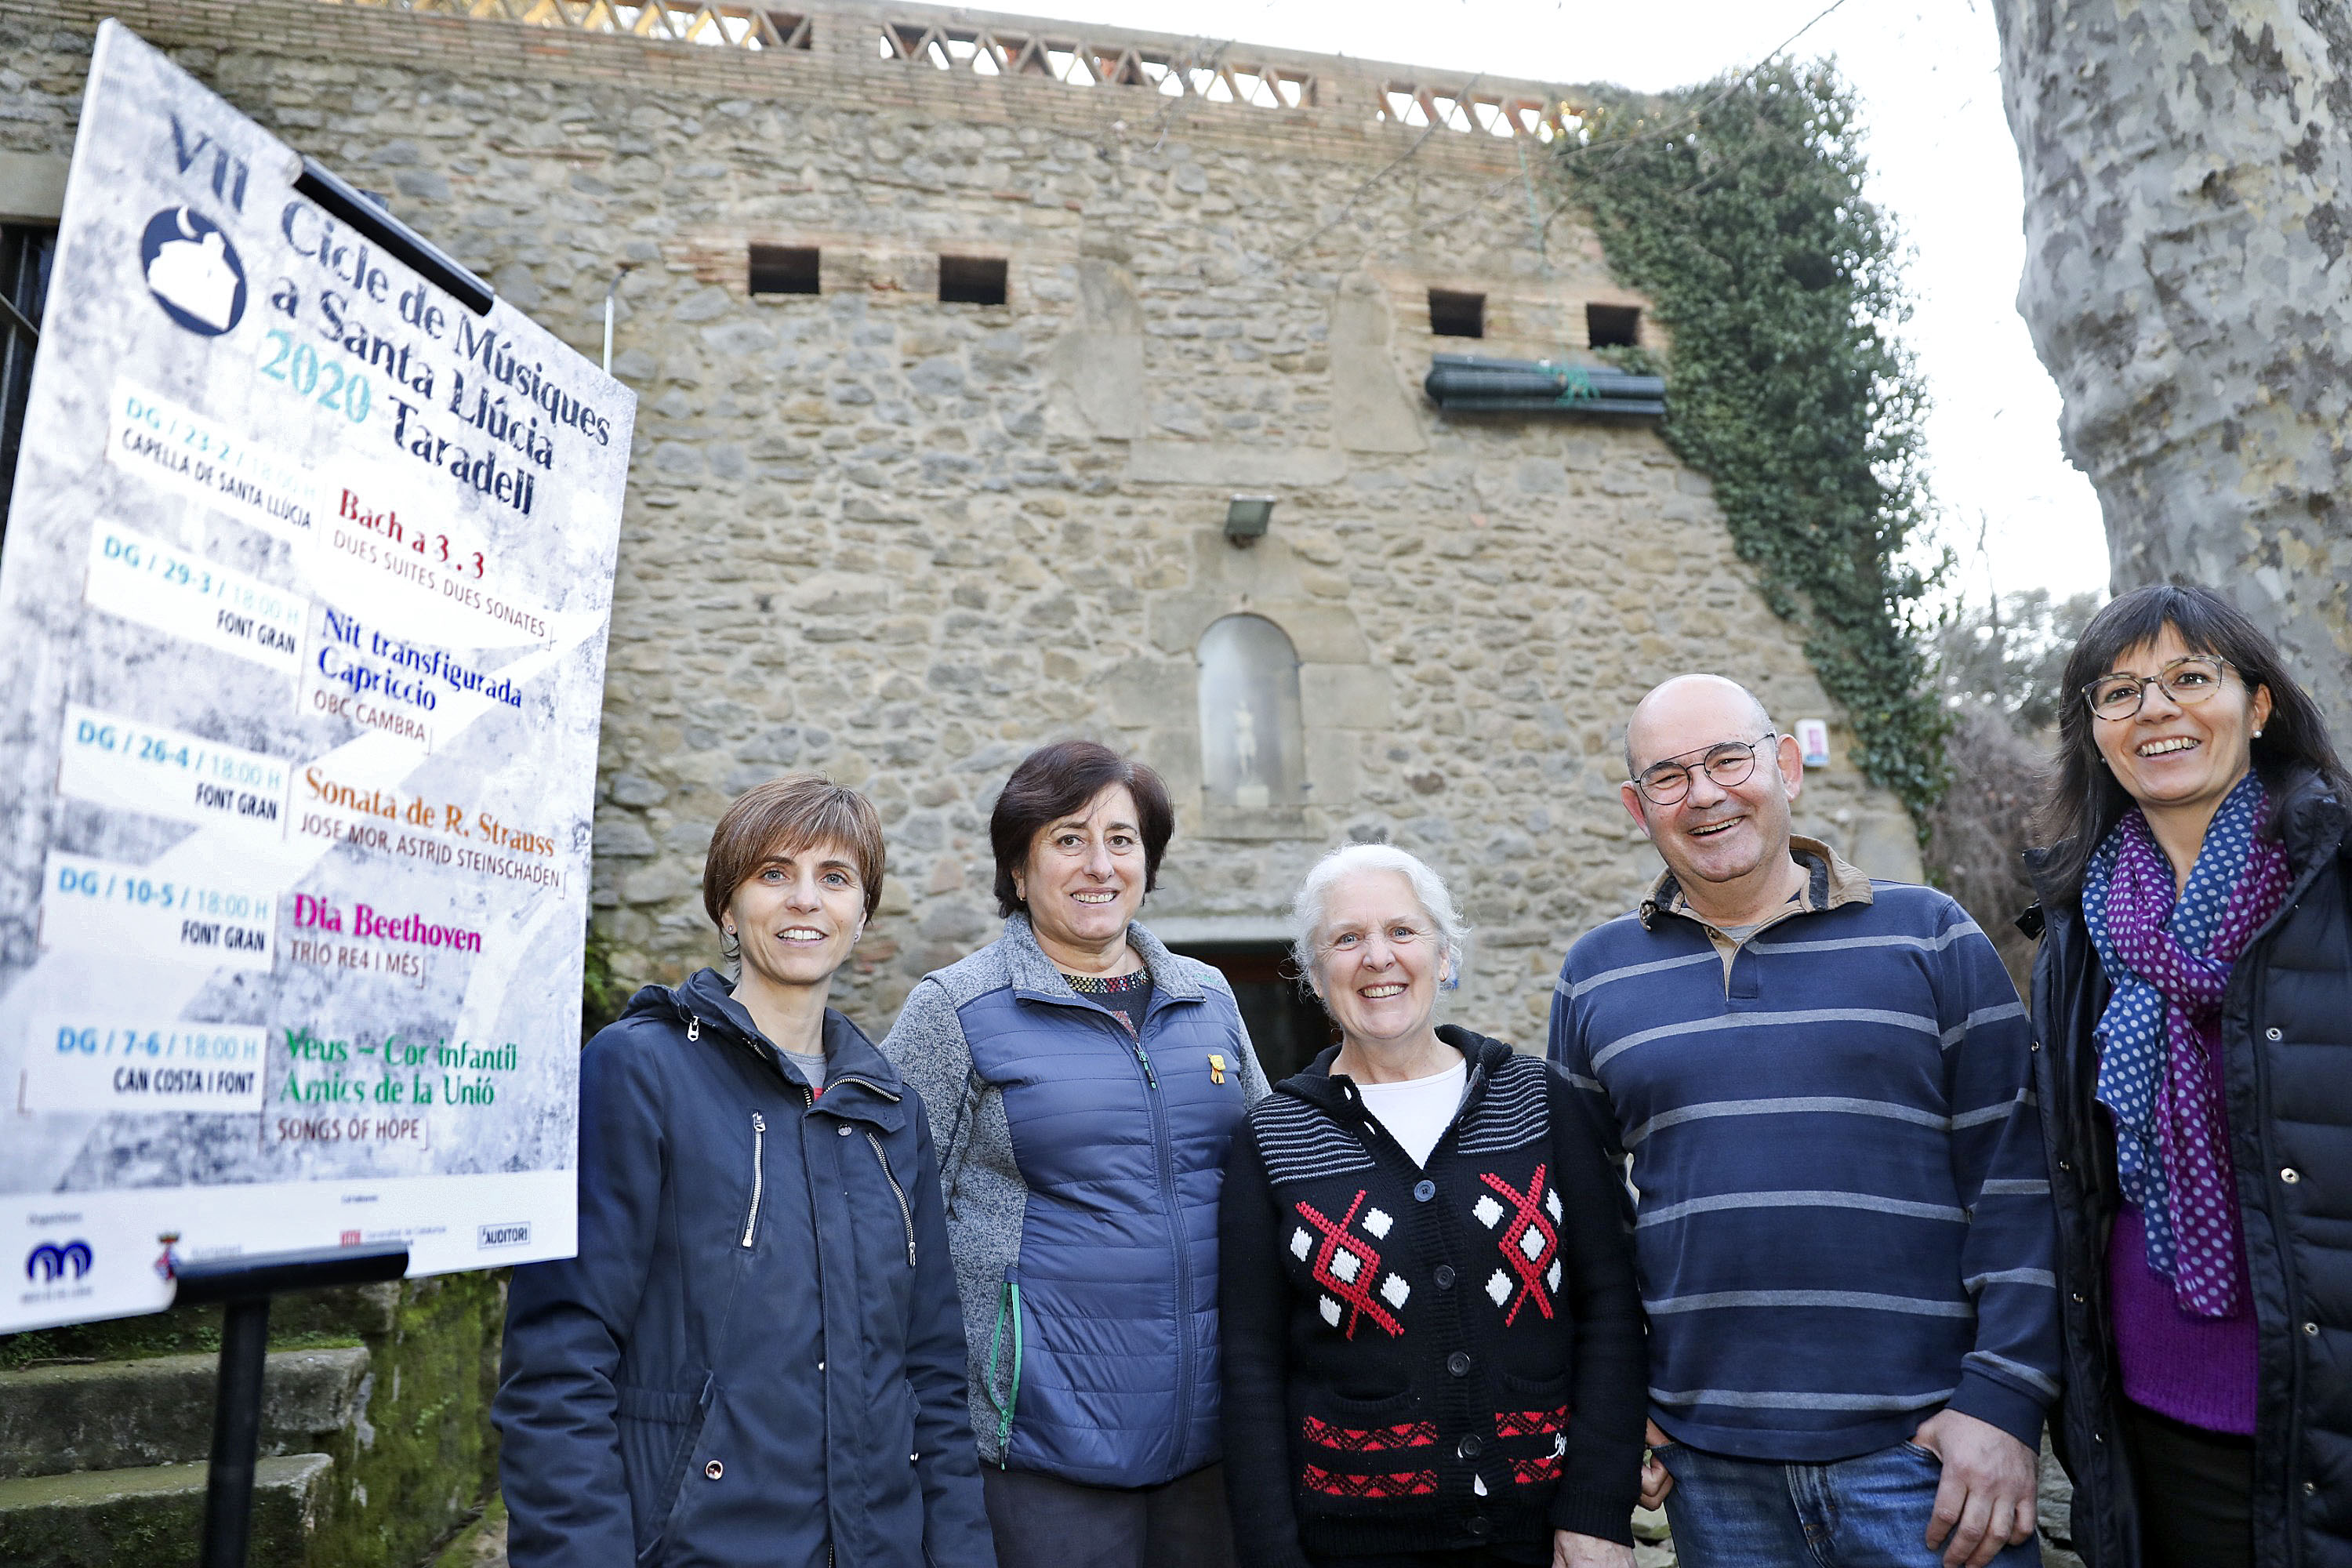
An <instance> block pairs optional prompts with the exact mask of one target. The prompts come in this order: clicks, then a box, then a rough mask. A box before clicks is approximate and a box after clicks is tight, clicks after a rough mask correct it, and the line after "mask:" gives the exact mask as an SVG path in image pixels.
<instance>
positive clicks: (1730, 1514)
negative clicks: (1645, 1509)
mask: <svg viewBox="0 0 2352 1568" xmlns="http://www.w3.org/2000/svg"><path fill="white" fill-rule="evenodd" d="M1655 1452H1656V1454H1657V1457H1658V1461H1659V1463H1661V1464H1663V1465H1664V1466H1665V1468H1666V1473H1667V1474H1668V1475H1670V1476H1672V1477H1674V1479H1675V1489H1674V1490H1673V1491H1671V1492H1668V1493H1667V1494H1666V1519H1667V1521H1668V1522H1669V1523H1671V1524H1672V1525H1673V1526H1674V1531H1675V1555H1676V1557H1677V1558H1678V1559H1679V1560H1680V1562H1681V1563H1682V1565H1683V1568H1942V1564H1943V1561H1944V1554H1943V1552H1942V1551H1941V1550H1940V1549H1937V1550H1935V1551H1930V1550H1929V1549H1928V1546H1927V1519H1928V1516H1929V1515H1930V1514H1931V1513H1933V1512H1934V1511H1935V1507H1936V1487H1937V1483H1938V1482H1940V1481H1941V1480H1942V1479H1943V1469H1944V1468H1943V1464H1942V1462H1941V1461H1940V1460H1938V1459H1937V1458H1936V1456H1935V1455H1933V1454H1931V1453H1929V1452H1927V1449H1925V1448H1922V1447H1918V1446H1917V1445H1916V1444H1912V1443H1897V1444H1896V1445H1895V1447H1892V1448H1881V1449H1879V1450H1878V1451H1877V1452H1876V1453H1874V1454H1864V1455H1862V1456H1861V1457H1860V1458H1853V1459H1838V1460H1834V1461H1832V1462H1831V1463H1829V1464H1825V1465H1784V1464H1779V1463H1776V1462H1774V1461H1771V1460H1765V1459H1734V1458H1726V1457H1725V1456H1723V1455H1721V1454H1705V1453H1701V1452H1700V1451H1699V1450H1698V1449H1696V1448H1686V1447H1684V1446H1683V1445H1681V1444H1680V1443H1669V1444H1668V1445H1666V1446H1665V1447H1663V1448H1660V1449H1657V1450H1655ZM1946 1544H1947V1545H1948V1544H1949V1542H1946ZM2041 1563H2042V1553H2041V1552H2040V1550H2039V1549H2038V1548H2037V1547H2036V1546H2035V1544H2034V1543H2033V1542H2031V1541H2028V1542H2024V1543H2023V1544H2021V1545H2018V1546H2011V1547H2005V1548H2003V1549H2002V1551H2001V1552H2000V1555H1999V1556H1998V1557H1995V1558H1994V1559H1993V1568H2041Z"/></svg>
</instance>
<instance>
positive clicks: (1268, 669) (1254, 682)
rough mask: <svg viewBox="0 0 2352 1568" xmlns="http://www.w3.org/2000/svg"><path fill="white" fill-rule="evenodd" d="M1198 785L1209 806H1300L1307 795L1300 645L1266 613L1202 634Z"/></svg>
mask: <svg viewBox="0 0 2352 1568" xmlns="http://www.w3.org/2000/svg"><path fill="white" fill-rule="evenodd" d="M1199 656H1200V660H1201V791H1202V798H1203V801H1204V803H1205V804H1206V805H1208V806H1210V807H1211V808H1212V809H1215V808H1219V807H1223V808H1224V809H1226V810H1231V811H1244V812H1249V811H1265V810H1268V809H1270V808H1275V807H1296V806H1297V805H1300V804H1302V803H1303V802H1304V801H1305V799H1306V796H1307V789H1306V785H1307V742H1306V736H1305V731H1304V730H1303V729H1302V728H1301V724H1302V721H1301V717H1300V712H1299V703H1298V650H1297V649H1296V648H1294V647H1291V644H1290V638H1289V637H1288V636H1287V635H1286V633H1285V632H1284V631H1283V629H1282V628H1281V627H1280V626H1276V625H1275V624H1274V623H1273V622H1272V621H1269V620H1267V619H1266V618H1265V616H1226V617H1224V619H1223V620H1221V621H1218V622H1216V623H1215V624H1213V625H1212V626H1210V627H1209V629H1208V630H1207V631H1205V632H1203V633H1202V634H1201V646H1200V649H1199Z"/></svg>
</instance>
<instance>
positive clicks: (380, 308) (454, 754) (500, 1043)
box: [0, 21, 635, 1331]
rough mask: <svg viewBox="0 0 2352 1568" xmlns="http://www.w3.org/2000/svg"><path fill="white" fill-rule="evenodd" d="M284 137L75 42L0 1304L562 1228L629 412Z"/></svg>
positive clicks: (474, 1253) (21, 506) (166, 72)
mask: <svg viewBox="0 0 2352 1568" xmlns="http://www.w3.org/2000/svg"><path fill="white" fill-rule="evenodd" d="M301 167H302V165H301V160H300V158H299V155H298V154H296V153H294V152H293V151H292V150H291V149H289V147H287V146H286V145H285V144H284V143H283V142H278V140H277V139H275V138H274V137H272V136H270V135H269V134H268V133H267V132H264V131H262V130H261V129H260V128H259V127H258V126H256V125H254V124H253V123H252V122H251V121H247V119H245V118H244V117H243V116H242V115H240V114H238V113H237V112H236V110H232V109H231V108H229V106H228V105H227V104H226V103H224V102H223V101H222V100H220V99H218V98H216V97H215V96H214V95H213V94H212V93H211V92H209V91H207V90H206V89H205V88H203V87H202V86H200V85H199V84H197V83H196V82H195V81H194V79H191V78H190V77H188V76H187V75H186V74H185V73H184V72H183V71H181V70H180V69H179V68H176V67H174V66H173V64H172V63H171V62H170V61H169V60H167V59H166V58H164V57H163V55H162V54H160V53H158V52H157V51H156V50H154V49H153V48H152V47H149V46H148V45H147V44H145V43H144V42H142V40H141V39H139V38H138V37H135V36H134V35H132V34H131V33H130V32H128V31H126V30H125V29H124V28H122V27H121V26H119V25H117V24H116V23H114V22H111V21H110V22H108V23H106V24H105V25H104V26H102V27H101V28H100V31H99V36H98V46H97V51H96V54H95V56H94V58H93V59H92V61H91V67H90V79H89V92H88V96H87V99H86V100H85V102H84V105H83V111H82V120H81V125H80V132H79V141H78V142H77V144H76V146H75V149H74V160H73V171H72V175H71V179H70V183H69V184H68V188H67V195H66V205H65V216H64V221H63V225H62V227H61V230H60V233H59V235H58V249H57V254H56V258H55V261H54V263H53V267H52V273H51V278H50V282H49V289H48V306H47V320H46V321H44V322H43V323H42V335H41V342H40V348H39V353H38V355H37V360H36V362H35V367H34V376H33V384H32V390H31V400H30V405H29V408H28V410H27V413H26V423H25V432H24V442H23V447H22V456H21V458H20V461H19V466H18V470H17V474H16V490H15V500H14V502H13V504H12V508H11V510H10V514H9V523H8V535H7V540H6V547H5V557H4V558H0V1268H5V1270H6V1273H5V1289H0V1331H13V1330H20V1329H26V1328H34V1327H38V1326H41V1325H45V1324H52V1323H60V1322H69V1321H83V1320H88V1319H93V1318H103V1317H111V1316H117V1315H121V1314H126V1313H131V1312H140V1311H148V1310H155V1309H157V1308H160V1307H162V1306H163V1305H165V1304H167V1303H168V1302H169V1300H170V1299H171V1292H172V1286H171V1284H170V1282H169V1278H168V1277H169V1275H170V1273H171V1270H172V1268H173V1266H174V1265H175V1263H176V1262H177V1261H181V1260H194V1259H200V1258H222V1257H228V1256H235V1255H238V1254H258V1253H268V1252H279V1251H288V1250H292V1249H296V1248H303V1247H334V1246H338V1245H355V1244H362V1243H375V1242H383V1241H405V1242H407V1243H408V1245H409V1247H410V1248H411V1255H410V1256H411V1264H410V1269H411V1272H412V1273H433V1272H439V1271H444V1270H448V1269H457V1268H483V1267H488V1266H490V1265H494V1264H500V1263H512V1262H521V1261H526V1260H529V1259H531V1258H551V1257H561V1256H564V1255H567V1254H569V1253H570V1252H571V1251H572V1247H573V1231H574V1225H573V1218H574V1216H573V1201H574V1191H573V1166H574V1163H575V1152H576V1148H577V1142H578V1119H577V1109H576V1108H577V1092H576V1091H577V1082H578V1077H577V1070H578V1044H579V1026H580V984H581V964H582V950H581V940H582V933H583V928H584V923H585V919H586V915H587V910H588V859H589V823H590V815H591V810H592V806H593V792H594V784H595V763H596V737H597V724H598V719H599V714H600V711H601V709H602V705H603V694H604V642H605V634H606V630H607V627H608V625H609V621H610V616H611V609H612V585H613V566H614V550H615V546H616V542H617V539H618V534H619V527H620V514H621V498H622V488H623V484H624V481H625V477H626V472H627V466H628V451H629V440H630V432H631V428H632V426H633V422H634V418H635V397H634V395H633V394H631V393H630V392H629V391H628V390H627V389H626V388H625V387H623V386H621V385H619V384H617V383H615V382H614V381H613V380H611V379H610V378H609V377H607V376H605V375H604V374H602V373H600V372H599V371H598V370H597V369H596V368H595V366H594V365H593V364H591V363H589V362H588V361H586V360H584V359H583V358H582V357H581V356H580V355H578V354H577V353H573V352H572V350H571V349H569V348H567V347H565V346H564V345H563V344H562V343H561V342H558V341H557V340H556V339H555V338H553V337H552V336H551V335H550V334H549V333H548V332H546V331H543V330H542V329H541V328H540V327H539V326H537V325H536V324H534V323H533V322H531V321H528V320H526V319H525V318H524V317H523V316H522V315H520V313H518V312H517V311H516V310H513V309H512V308H511V307H509V306H507V305H505V304H503V303H496V302H492V303H490V305H489V308H488V313H487V314H480V313H477V311H476V310H474V309H469V308H468V306H467V303H465V302H463V301H462V300H461V299H460V298H459V297H458V295H457V293H453V292H451V291H450V290H449V289H445V288H443V287H441V286H439V284H437V283H436V282H435V281H432V280H429V279H428V278H427V277H426V276H425V275H424V274H421V273H420V272H419V271H417V270H415V269H413V268H411V266H409V265H408V264H407V263H406V262H404V260H403V259H402V254H407V255H410V256H412V257H419V262H418V264H419V265H420V266H423V267H425V268H428V269H431V268H434V266H435V263H434V262H433V261H432V260H431V259H430V258H424V257H422V256H421V254H420V253H418V252H415V251H407V252H404V253H403V252H401V251H400V249H399V244H398V240H397V237H394V241H393V245H392V247H391V248H387V246H386V244H385V243H384V237H383V235H382V234H381V233H379V234H378V235H377V236H375V237H373V238H371V237H370V236H369V235H368V234H367V233H365V232H362V231H361V230H358V229H355V228H354V227H353V226H352V223H351V222H348V221H342V220H339V219H338V218H337V217H335V216H332V214H331V212H330V210H329V209H328V207H326V206H322V205H320V200H315V199H312V197H310V196H307V195H303V194H301V193H300V192H298V191H297V189H296V188H295V181H296V179H297V177H298V176H299V174H300V173H301ZM306 188H308V189H310V190H312V191H314V192H315V191H316V190H317V187H316V185H315V184H311V185H308V186H306ZM346 216H347V217H348V216H349V209H348V208H347V209H346ZM362 216H364V215H362ZM433 276H434V277H435V278H437V279H441V280H443V281H446V282H450V283H451V286H452V287H453V288H456V289H463V288H464V286H465V279H464V277H463V275H462V274H457V273H454V272H451V271H447V270H441V271H436V272H434V274H433Z"/></svg>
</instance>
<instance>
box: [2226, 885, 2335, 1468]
mask: <svg viewBox="0 0 2352 1568" xmlns="http://www.w3.org/2000/svg"><path fill="white" fill-rule="evenodd" d="M2326 870H2327V867H2326V862H2325V861H2324V860H2322V861H2320V862H2317V863H2315V864H2314V865H2313V866H2312V868H2310V869H2308V870H2306V871H2305V873H2304V874H2303V875H2302V876H2300V877H2297V878H2296V879H2294V883H2293V884H2292V885H2291V886H2289V887H2288V889H2287V893H2286V897H2285V898H2284V900H2281V901H2280V903H2279V907H2278V908H2277V909H2276V910H2273V911H2272V913H2271V918H2270V919H2269V920H2268V921H2264V922H2263V929H2262V930H2260V931H2256V932H2255V933H2254V935H2253V939H2252V941H2250V942H2247V943H2246V945H2245V948H2244V950H2243V951H2242V952H2240V953H2239V954H2238V962H2237V963H2235V964H2232V965H2231V968H2232V969H2233V970H2235V971H2236V972H2237V973H2242V974H2245V975H2247V976H2248V977H2249V978H2248V981H2247V984H2246V985H2245V987H2244V990H2243V993H2242V994H2243V996H2244V999H2245V1003H2246V1008H2245V1020H2246V1045H2247V1047H2248V1049H2249V1051H2250V1054H2251V1055H2252V1058H2253V1061H2252V1067H2253V1073H2254V1140H2255V1142H2256V1144H2257V1145H2258V1146H2259V1147H2260V1148H2261V1149H2262V1152H2263V1209H2264V1210H2265V1211H2267V1213H2268V1215H2269V1216H2270V1222H2271V1235H2272V1237H2273V1238H2274V1244H2275V1245H2276V1246H2277V1247H2278V1250H2279V1252H2280V1255H2281V1256H2282V1258H2284V1255H2285V1254H2286V1253H2287V1252H2288V1251H2289V1250H2290V1249H2291V1247H2292V1243H2291V1242H2290V1241H2289V1240H2288V1232H2287V1226H2285V1224H2284V1216H2282V1215H2281V1214H2280V1213H2279V1195H2278V1171H2279V1163H2278V1152H2277V1150H2276V1149H2275V1148H2274V1147H2273V1144H2272V1142H2271V1116H2270V1092H2271V1089H2270V1068H2269V1064H2268V1062H2267V1061H2266V1060H2265V1058H2264V1053H2263V1047H2262V1042H2261V1040H2260V1039H2258V1038H2257V1037H2256V1029H2257V1025H2256V1022H2255V1019H2256V1016H2257V1015H2260V1014H2266V1013H2267V1010H2268V1007H2269V1004H2270V997H2269V996H2268V995H2267V994H2263V988H2262V987H2258V986H2256V985H2255V984H2253V980H2252V976H2254V975H2255V974H2256V973H2257V971H2256V969H2255V967H2254V966H2253V965H2252V964H2250V963H2247V962H2246V961H2247V960H2248V959H2251V958H2254V957H2255V956H2256V952H2257V950H2259V952H2260V955H2261V959H2262V960H2263V962H2265V963H2267V962H2268V960H2269V958H2270V953H2271V949H2272V947H2273V946H2274V945H2275V944H2276V942H2277V933H2278V931H2279V929H2280V928H2281V927H2283V926H2284V925H2285V924H2286V922H2287V921H2288V920H2289V919H2290V918H2291V917H2293V916H2294V913H2295V911H2296V910H2299V909H2300V908H2301V907H2302V905H2303V900H2304V897H2305V895H2306V894H2308V893H2309V892H2310V891H2311V889H2312V887H2313V885H2314V884H2315V883H2316V882H2317V881H2318V880H2319V879H2320V877H2321V876H2322V875H2324V874H2325V873H2326ZM2263 978H2265V979H2267V978H2268V976H2267V975H2264V976H2263ZM2232 989H2235V988H2234V987H2232ZM2221 1007H2222V1012H2221V1018H2222V1023H2221V1026H2222V1027H2223V1028H2227V1027H2228V1020H2229V1000H2228V996H2227V994H2224V996H2223V999H2222V1004H2221ZM2226 1045H2227V1042H2226V1041H2225V1042H2224V1046H2225V1048H2226ZM2225 1054H2226V1049H2225ZM2221 1068H2222V1071H2223V1073H2224V1074H2225V1075H2226V1074H2227V1072H2228V1070H2229V1068H2228V1064H2227V1062H2226V1060H2225V1061H2224V1062H2222V1063H2221ZM2228 1092H2229V1090H2228V1080H2227V1078H2226V1077H2225V1078H2224V1079H2223V1087H2222V1093H2223V1096H2224V1101H2225V1103H2226V1099H2227V1095H2228ZM2241 1245H2242V1242H2241ZM2279 1273H2280V1276H2281V1283H2283V1284H2284V1286H2285V1287H2286V1289H2285V1295H2286V1299H2287V1301H2286V1326H2285V1328H2284V1332H2285V1333H2288V1334H2292V1333H2294V1324H2295V1322H2296V1321H2297V1320H2298V1319H2300V1318H2301V1317H2302V1316H2303V1303H2302V1302H2301V1301H2300V1300H2297V1299H2296V1292H2295V1288H2294V1287H2295V1279H2294V1269H2293V1268H2281V1269H2280V1270H2279ZM2297 1359H2298V1358H2297V1357H2296V1355H2295V1352H2294V1345H2293V1344H2292V1343H2291V1342H2290V1343H2289V1345H2288V1346H2287V1364H2288V1384H2289V1386H2288V1396H2287V1408H2286V1428H2287V1429H2286V1434H2285V1441H2284V1443H2282V1444H2281V1445H2280V1449H2279V1454H2278V1458H2279V1461H2280V1463H2281V1465H2282V1467H2283V1468H2284V1469H2285V1471H2286V1485H2285V1488H2284V1489H2286V1490H2287V1491H2289V1492H2290V1493H2291V1492H2292V1489H2293V1488H2294V1479H2295V1472H2296V1468H2297V1467H2296V1464H2295V1458H2296V1456H2297V1455H2298V1453H2299V1452H2300V1451H2301V1449H2302V1447H2303V1422H2302V1421H2301V1419H2299V1417H2298V1415H2297V1408H2298V1405H2299V1404H2300V1401H2299V1400H2297V1399H2296V1397H2295V1394H2297V1393H2299V1392H2300V1390H2299V1389H2297V1388H2296V1387H2295V1386H2294V1385H2295V1384H2298V1383H2300V1382H2301V1379H2300V1377H2298V1376H2297V1375H2296V1374H2295V1368H2294V1363H2295V1362H2296V1360H2297ZM2257 1458H2260V1456H2259V1455H2258V1456H2257Z"/></svg>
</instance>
